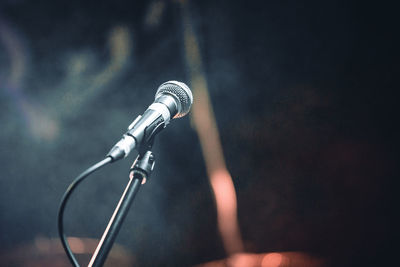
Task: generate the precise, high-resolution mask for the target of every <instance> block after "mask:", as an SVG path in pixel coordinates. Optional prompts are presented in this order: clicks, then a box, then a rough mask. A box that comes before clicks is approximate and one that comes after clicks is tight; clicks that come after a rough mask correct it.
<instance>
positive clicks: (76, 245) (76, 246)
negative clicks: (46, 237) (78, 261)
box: [68, 237, 87, 254]
mask: <svg viewBox="0 0 400 267" xmlns="http://www.w3.org/2000/svg"><path fill="white" fill-rule="evenodd" d="M68 243H69V245H70V247H71V250H72V252H74V253H77V254H82V253H87V251H86V250H85V244H84V243H83V241H82V239H80V238H77V237H69V238H68Z"/></svg>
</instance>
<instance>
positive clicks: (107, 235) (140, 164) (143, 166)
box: [88, 151, 154, 267]
mask: <svg viewBox="0 0 400 267" xmlns="http://www.w3.org/2000/svg"><path fill="white" fill-rule="evenodd" d="M153 167H154V156H153V154H152V152H151V151H146V152H145V153H144V155H143V156H141V155H139V156H138V157H137V159H136V160H135V162H134V163H133V166H132V168H131V175H130V179H129V183H128V185H127V186H126V188H125V191H124V193H123V194H122V196H121V199H120V200H119V202H118V205H117V207H116V208H115V210H114V213H113V215H112V217H111V219H110V221H109V223H108V225H107V228H106V230H105V231H104V234H103V236H102V237H101V240H100V242H99V244H98V245H97V248H96V250H95V252H94V253H93V256H92V258H91V260H90V262H89V265H88V266H89V267H92V266H94V267H98V266H103V264H104V262H105V261H106V259H107V256H108V253H109V252H110V250H111V248H112V246H113V244H114V241H115V238H116V237H117V235H118V232H119V229H120V228H121V225H122V223H123V221H124V219H125V217H126V215H127V214H128V211H129V208H130V206H131V204H132V202H133V200H134V198H135V196H136V194H137V192H138V191H139V188H140V185H141V184H142V181H143V179H147V178H148V176H150V173H151V171H152V170H153ZM132 174H133V175H132ZM146 176H147V177H146Z"/></svg>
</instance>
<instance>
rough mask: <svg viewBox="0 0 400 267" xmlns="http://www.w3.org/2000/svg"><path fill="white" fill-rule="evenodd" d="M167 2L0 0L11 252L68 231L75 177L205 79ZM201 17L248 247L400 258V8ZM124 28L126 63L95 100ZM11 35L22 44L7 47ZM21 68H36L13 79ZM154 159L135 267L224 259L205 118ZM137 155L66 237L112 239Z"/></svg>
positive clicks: (3, 174)
mask: <svg viewBox="0 0 400 267" xmlns="http://www.w3.org/2000/svg"><path fill="white" fill-rule="evenodd" d="M154 3H157V1H153V2H151V1H119V0H114V1H26V0H15V1H11V0H8V1H4V0H3V1H2V2H1V4H0V25H1V28H0V29H1V31H0V33H1V36H2V39H0V40H1V41H2V42H0V87H1V88H0V89H1V91H0V122H1V124H0V125H1V131H0V162H1V168H0V169H1V171H0V229H1V230H0V231H1V232H0V250H1V251H3V252H7V251H11V250H13V249H14V248H16V247H18V246H20V245H21V244H30V243H32V242H33V241H34V240H35V238H37V237H44V238H56V237H57V230H56V214H57V208H58V203H59V200H60V198H61V196H62V194H63V192H64V191H65V189H66V188H67V186H68V184H69V183H70V182H71V181H72V179H73V178H74V177H75V176H76V175H77V174H79V172H81V171H82V170H84V169H85V168H87V167H88V166H90V165H91V164H93V163H94V162H96V161H97V160H100V159H101V158H102V157H103V156H104V155H105V154H106V153H107V152H108V149H109V148H110V147H111V146H112V145H113V144H114V143H115V142H116V141H117V140H118V139H119V138H120V136H121V135H122V134H123V133H124V131H125V128H126V127H127V126H128V125H129V124H130V122H131V121H132V120H133V119H134V118H135V117H136V116H137V115H138V114H141V113H142V112H143V111H144V110H145V109H146V107H147V106H148V105H149V104H150V103H151V102H152V101H153V98H154V93H155V91H156V89H157V87H158V86H159V85H160V84H161V83H162V82H164V81H167V80H180V81H183V82H186V83H187V84H188V85H189V86H190V80H189V78H188V77H189V76H188V70H187V63H186V62H185V58H184V52H183V49H184V45H183V32H182V29H183V26H182V20H181V17H182V13H181V9H180V8H179V4H178V2H176V1H165V2H162V3H164V9H163V12H162V13H161V15H160V16H159V23H158V24H157V23H156V24H149V23H147V22H146V18H147V16H148V14H149V12H150V10H151V7H152V5H153V4H154ZM189 10H190V14H191V17H192V20H193V25H194V28H195V32H196V35H197V38H198V40H199V44H200V49H201V53H202V60H203V64H204V72H205V75H206V79H207V82H208V86H209V91H210V92H209V93H210V97H211V101H212V104H213V107H214V111H215V116H216V120H217V124H218V129H219V131H220V136H221V141H222V146H223V149H224V155H225V157H226V161H227V165H228V169H229V170H230V172H231V174H232V177H233V180H234V184H235V188H236V190H237V195H238V216H239V225H240V229H241V233H242V237H243V241H244V244H245V249H246V251H247V252H254V253H261V252H272V251H303V252H306V253H309V254H310V255H315V256H316V257H321V258H323V259H325V260H326V262H327V264H330V265H332V266H384V265H385V264H389V263H395V262H397V261H398V260H397V259H395V258H396V257H395V254H394V253H395V252H394V244H395V240H396V239H395V236H396V233H395V230H396V228H397V226H396V225H395V223H394V221H395V216H394V214H395V213H397V207H396V206H395V204H394V203H395V200H396V197H395V195H396V193H395V190H396V188H397V185H398V184H397V182H395V178H397V174H396V169H397V166H396V149H395V148H396V147H397V145H398V132H397V131H396V125H397V122H398V118H397V113H398V112H397V107H396V104H397V98H396V94H395V89H398V84H397V83H396V82H397V77H395V70H397V71H398V61H395V58H396V54H397V48H398V45H397V44H396V43H395V36H396V35H398V25H397V24H398V23H397V20H398V19H397V15H396V13H395V9H394V7H393V6H390V5H388V4H384V3H381V2H379V3H378V2H374V3H368V2H360V3H356V2H353V1H343V2H338V1H311V2H307V3H303V2H302V1H296V2H293V3H291V2H289V1H260V2H257V1H255V2H250V1H243V2H241V1H193V2H191V3H190V5H189ZM116 27H117V28H116ZM121 28H122V29H123V30H124V32H125V33H126V34H128V36H129V40H130V41H129V42H128V44H129V46H128V48H129V51H130V53H128V54H127V58H126V62H125V63H124V64H122V67H121V68H120V69H118V71H116V72H118V73H115V75H114V76H113V77H112V78H110V79H109V80H108V81H107V82H105V83H104V84H102V85H101V86H97V87H96V88H95V89H93V91H95V93H88V94H86V93H85V90H89V88H91V86H94V85H93V84H94V83H95V82H96V81H97V80H96V78H95V77H97V76H96V75H97V74H99V73H101V72H102V71H103V70H104V69H105V68H106V66H107V64H109V63H108V62H109V61H110V57H111V54H110V53H111V52H110V51H111V48H110V44H109V41H108V40H109V38H110V36H111V35H112V32H113V30H115V29H121ZM10 36H14V37H10ZM7 38H8V39H7ZM10 38H11V39H10ZM4 40H17V41H12V42H9V44H8V49H7V48H6V47H7V45H6V42H7V41H4ZM12 48H15V49H16V50H17V54H18V55H22V56H20V57H18V56H15V55H14V56H13V54H12V52H10V51H13V49H12ZM10 49H11V50H10ZM12 58H17V59H18V58H19V59H20V61H21V60H22V61H21V62H22V63H21V64H22V66H24V67H23V71H22V74H21V75H20V76H18V78H16V79H14V80H12V79H11V78H10V77H11V76H12V75H11V74H12V63H11V61H12ZM21 58H22V59H21ZM74 60H75V61H74ZM79 60H82V61H79ZM17 61H18V60H17ZM71 62H72V63H71ZM73 62H78V63H79V62H80V63H79V64H83V65H84V66H85V67H84V70H83V71H82V72H81V74H80V76H69V74H71V68H72V67H71V66H73ZM78 63H76V64H78ZM79 66H80V65H79ZM111 72H113V70H111ZM94 87H95V86H94ZM74 90H76V91H74ZM66 92H72V93H71V94H73V95H74V96H75V98H76V99H77V101H78V102H79V101H82V104H80V105H77V104H76V105H75V104H74V103H78V102H76V101H75V102H74V100H73V99H72V100H71V101H70V102H68V101H66V100H65V98H63V97H62V96H63V95H64V94H65V93H66ZM194 101H196V99H195V100H194ZM35 125H36V126H35ZM49 132H51V133H52V134H49ZM154 153H155V154H156V157H157V162H156V168H155V171H154V172H153V175H152V178H151V180H150V181H149V182H148V183H147V184H146V185H145V186H144V187H143V188H142V189H141V191H140V192H139V194H138V196H137V198H136V200H135V202H134V205H133V207H132V208H131V210H130V214H129V215H128V217H127V219H126V221H125V223H124V226H123V228H122V229H121V232H120V234H119V237H118V239H117V242H118V243H119V244H122V245H123V246H125V247H127V248H128V249H129V250H130V251H131V252H132V254H133V255H134V256H135V258H136V262H137V264H138V266H188V265H193V264H198V263H202V262H206V261H210V260H215V259H220V258H223V257H225V256H226V255H225V252H224V249H223V247H222V242H221V239H220V237H219V235H218V232H217V227H216V212H215V207H214V203H213V198H212V195H211V191H210V187H209V184H208V180H207V176H206V172H205V167H204V161H203V158H202V154H201V150H200V145H199V142H198V139H197V134H196V132H195V131H194V128H192V127H191V123H190V118H189V117H185V118H183V119H179V120H176V121H173V122H172V123H171V125H170V126H169V127H168V129H167V130H165V131H164V132H162V133H161V134H160V135H159V136H158V139H157V142H156V145H155V147H154ZM132 160H133V157H132V156H131V157H129V159H127V160H125V161H121V162H118V163H115V164H114V165H111V166H109V167H108V168H105V169H104V170H102V171H100V172H99V173H97V174H95V175H94V176H93V177H91V178H89V180H88V181H86V182H85V183H83V184H82V186H81V187H80V188H79V189H78V190H77V193H76V194H75V195H74V196H73V197H72V199H71V202H70V203H69V206H68V209H67V211H66V216H67V219H66V230H67V234H68V235H70V236H84V237H94V238H98V237H100V236H101V233H102V232H103V230H104V228H105V226H106V223H107V221H108V219H109V216H110V215H111V213H112V210H113V208H114V206H115V204H116V202H117V200H118V198H119V196H120V194H121V192H122V190H123V188H124V187H125V184H126V182H127V173H128V170H129V166H130V164H131V162H132ZM0 265H1V259H0Z"/></svg>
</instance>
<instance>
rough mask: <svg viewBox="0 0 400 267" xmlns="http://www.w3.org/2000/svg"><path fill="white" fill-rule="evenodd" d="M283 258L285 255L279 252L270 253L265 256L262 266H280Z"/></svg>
mask: <svg viewBox="0 0 400 267" xmlns="http://www.w3.org/2000/svg"><path fill="white" fill-rule="evenodd" d="M282 259H283V257H282V255H281V254H279V253H268V254H266V255H265V256H264V257H263V259H262V261H261V267H279V266H281V263H282Z"/></svg>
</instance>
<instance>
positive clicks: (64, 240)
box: [57, 157, 113, 267]
mask: <svg viewBox="0 0 400 267" xmlns="http://www.w3.org/2000/svg"><path fill="white" fill-rule="evenodd" d="M112 161H113V159H112V158H111V157H106V158H105V159H103V160H102V161H99V162H98V163H96V164H95V165H93V166H91V167H90V168H88V169H87V170H86V171H84V172H82V173H81V174H80V175H79V176H77V177H76V178H75V179H74V181H73V182H72V183H71V184H70V185H69V187H68V189H67V191H65V193H64V195H63V197H62V199H61V203H60V207H59V208H58V217H57V223H58V234H59V235H60V239H61V243H62V245H63V247H64V250H65V253H67V256H68V258H69V260H70V261H71V263H72V265H73V266H75V267H79V263H78V261H77V260H76V258H75V256H74V254H73V253H72V251H71V248H70V246H69V244H68V240H67V237H66V236H65V234H64V223H63V218H64V210H65V205H66V204H67V201H68V199H69V197H70V195H71V194H72V192H73V191H74V189H75V188H76V187H77V186H78V185H79V183H80V182H82V181H83V180H84V179H85V178H86V177H87V176H89V175H90V174H91V173H93V172H94V171H96V170H98V169H100V168H101V167H103V166H104V165H106V164H108V163H110V162H112Z"/></svg>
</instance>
